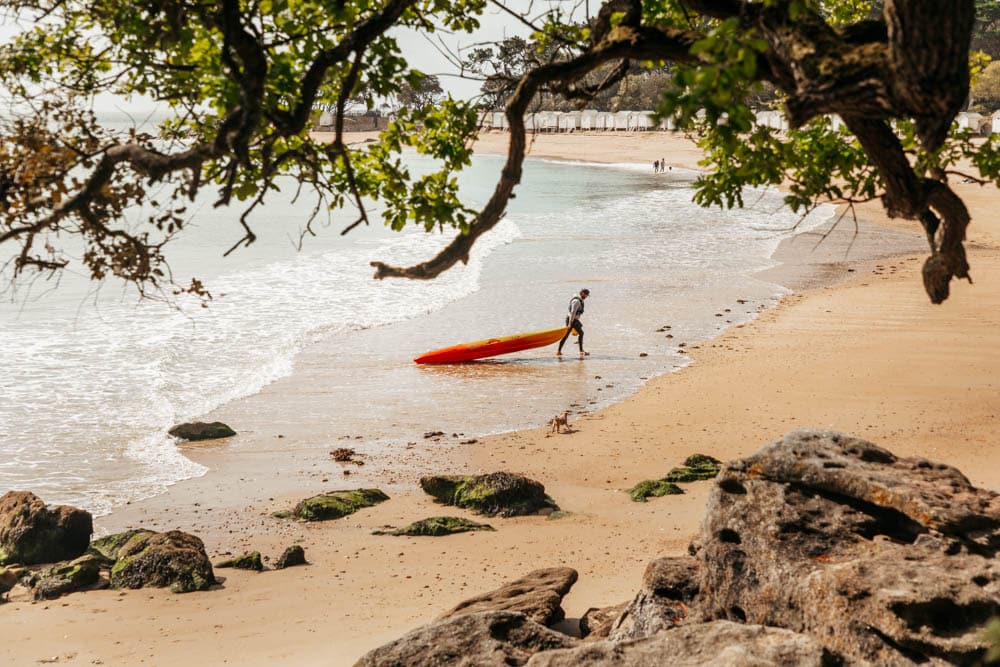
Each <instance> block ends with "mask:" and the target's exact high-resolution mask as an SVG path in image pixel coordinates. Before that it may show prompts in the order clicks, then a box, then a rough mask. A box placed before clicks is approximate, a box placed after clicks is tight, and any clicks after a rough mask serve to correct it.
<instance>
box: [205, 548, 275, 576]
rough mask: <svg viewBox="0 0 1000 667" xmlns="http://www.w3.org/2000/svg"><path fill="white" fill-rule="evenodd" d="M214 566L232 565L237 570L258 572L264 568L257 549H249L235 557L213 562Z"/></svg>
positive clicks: (224, 566)
mask: <svg viewBox="0 0 1000 667" xmlns="http://www.w3.org/2000/svg"><path fill="white" fill-rule="evenodd" d="M215 567H216V568H226V567H232V568H235V569H237V570H254V571H256V572H260V571H261V570H263V569H264V562H263V561H262V560H261V558H260V552H259V551H249V552H247V553H245V554H242V555H240V556H237V557H236V558H227V559H226V560H221V561H219V562H218V563H216V564H215Z"/></svg>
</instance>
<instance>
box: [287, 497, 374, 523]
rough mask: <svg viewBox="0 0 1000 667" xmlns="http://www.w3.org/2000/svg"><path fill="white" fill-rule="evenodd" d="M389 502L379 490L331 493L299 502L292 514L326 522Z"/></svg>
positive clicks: (309, 519)
mask: <svg viewBox="0 0 1000 667" xmlns="http://www.w3.org/2000/svg"><path fill="white" fill-rule="evenodd" d="M386 500H389V496H387V495H385V494H384V493H382V491H381V490H379V489H354V490H351V491H331V492H329V493H324V494H321V495H318V496H313V497H312V498H306V499H305V500H303V501H300V502H299V504H298V505H296V506H295V509H294V510H292V514H293V515H294V516H296V517H298V518H300V519H305V520H306V521H327V520H329V519H339V518H341V517H344V516H347V515H348V514H354V513H355V512H357V511H358V510H359V509H362V508H364V507H372V506H374V505H377V504H379V503H381V502H384V501H386Z"/></svg>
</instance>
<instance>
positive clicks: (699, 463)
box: [663, 454, 721, 483]
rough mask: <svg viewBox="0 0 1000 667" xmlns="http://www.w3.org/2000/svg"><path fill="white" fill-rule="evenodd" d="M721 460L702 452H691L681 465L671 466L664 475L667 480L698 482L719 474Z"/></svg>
mask: <svg viewBox="0 0 1000 667" xmlns="http://www.w3.org/2000/svg"><path fill="white" fill-rule="evenodd" d="M720 466H721V462H720V461H719V460H718V459H714V458H712V457H711V456H706V455H704V454H692V455H691V456H689V457H687V459H685V461H684V465H683V467H680V468H673V469H672V470H671V471H670V472H668V473H667V476H666V477H664V478H663V479H664V481H667V482H681V483H684V482H698V481H701V480H704V479H712V478H714V477H715V476H716V475H718V474H719V469H720Z"/></svg>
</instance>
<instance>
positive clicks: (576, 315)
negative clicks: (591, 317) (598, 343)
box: [556, 287, 590, 357]
mask: <svg viewBox="0 0 1000 667" xmlns="http://www.w3.org/2000/svg"><path fill="white" fill-rule="evenodd" d="M588 296H590V290H589V289H587V288H586V287H585V288H583V289H582V290H580V294H579V295H578V296H574V297H573V298H572V299H570V300H569V316H567V317H566V325H567V326H568V327H569V328H568V329H566V334H565V335H564V336H563V337H562V340H561V341H559V349H558V350H556V356H557V357H561V356H562V348H563V344H564V343H565V342H566V339H567V338H569V333H570V332H571V331H575V332H576V334H577V335H578V336H579V337H580V339H579V343H580V356H581V357H583V356H586V355H588V354H590V352H584V350H583V325H582V324H580V316H581V315H583V302H584V301H586V300H587V297H588Z"/></svg>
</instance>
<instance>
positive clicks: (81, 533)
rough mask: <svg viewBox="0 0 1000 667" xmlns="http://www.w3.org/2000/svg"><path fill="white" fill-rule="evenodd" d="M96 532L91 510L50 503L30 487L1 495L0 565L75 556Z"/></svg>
mask: <svg viewBox="0 0 1000 667" xmlns="http://www.w3.org/2000/svg"><path fill="white" fill-rule="evenodd" d="M93 532H94V521H93V519H92V517H91V516H90V512H86V511H84V510H81V509H77V508H75V507H70V506H68V505H57V506H54V507H50V506H47V505H46V504H45V503H44V502H42V500H41V499H40V498H39V497H38V496H36V495H35V494H33V493H30V492H28V491H8V492H7V493H5V494H4V495H3V496H2V497H0V565H3V564H5V563H21V564H22V565H34V564H37V563H56V562H59V561H63V560H70V559H73V558H76V557H77V556H80V555H82V554H83V552H84V551H86V550H87V545H88V544H90V535H91V533H93Z"/></svg>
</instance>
